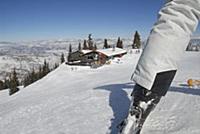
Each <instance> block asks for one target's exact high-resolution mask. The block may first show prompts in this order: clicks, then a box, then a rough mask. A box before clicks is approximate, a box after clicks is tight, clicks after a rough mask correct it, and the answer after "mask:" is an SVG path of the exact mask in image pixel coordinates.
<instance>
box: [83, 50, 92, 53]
mask: <svg viewBox="0 0 200 134" xmlns="http://www.w3.org/2000/svg"><path fill="white" fill-rule="evenodd" d="M81 52H82V53H83V54H87V53H90V52H92V50H81Z"/></svg>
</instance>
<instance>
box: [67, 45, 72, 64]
mask: <svg viewBox="0 0 200 134" xmlns="http://www.w3.org/2000/svg"><path fill="white" fill-rule="evenodd" d="M71 54H72V45H71V44H70V45H69V52H68V56H67V60H68V62H69V61H71Z"/></svg>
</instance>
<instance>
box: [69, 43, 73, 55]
mask: <svg viewBox="0 0 200 134" xmlns="http://www.w3.org/2000/svg"><path fill="white" fill-rule="evenodd" d="M69 53H72V45H71V44H70V45H69Z"/></svg>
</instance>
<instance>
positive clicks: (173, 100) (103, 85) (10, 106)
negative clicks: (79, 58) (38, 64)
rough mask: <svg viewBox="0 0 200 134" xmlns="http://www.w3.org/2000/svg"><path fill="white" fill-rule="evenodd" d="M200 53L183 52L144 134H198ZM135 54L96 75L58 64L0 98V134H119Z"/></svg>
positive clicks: (78, 68)
mask: <svg viewBox="0 0 200 134" xmlns="http://www.w3.org/2000/svg"><path fill="white" fill-rule="evenodd" d="M199 57H200V53H198V52H185V55H184V57H183V58H182V59H181V61H180V69H179V71H178V72H177V75H176V77H175V80H174V81H173V84H172V86H171V88H170V91H169V92H168V93H167V95H166V96H165V97H164V98H162V100H161V102H160V103H159V104H158V106H157V107H156V108H155V110H154V111H153V112H152V114H151V115H150V116H149V118H148V119H147V121H146V122H145V125H144V128H143V130H142V134H200V125H199V124H200V89H199V88H188V87H187V86H186V81H187V79H189V78H194V79H200V70H199V69H200V58H199ZM138 58H139V55H138V54H134V53H133V54H127V55H126V56H124V57H123V58H122V59H120V60H117V59H115V60H113V61H112V62H111V64H110V65H105V66H103V67H100V68H98V69H91V68H89V67H71V66H67V65H65V64H62V65H61V66H60V67H59V68H58V69H56V70H55V71H53V72H51V73H50V74H48V75H47V76H46V77H44V78H43V79H41V80H39V81H37V82H36V83H34V84H32V85H30V86H28V87H26V88H23V89H21V90H20V92H18V93H16V94H15V95H13V96H8V91H1V92H0V98H1V100H0V134H108V133H109V134H117V129H116V125H117V124H119V123H120V121H121V120H122V119H124V117H125V116H126V114H127V111H128V107H129V104H130V93H131V91H132V88H133V86H134V83H132V82H131V81H130V77H131V74H132V72H133V71H134V68H135V65H136V63H137V61H138Z"/></svg>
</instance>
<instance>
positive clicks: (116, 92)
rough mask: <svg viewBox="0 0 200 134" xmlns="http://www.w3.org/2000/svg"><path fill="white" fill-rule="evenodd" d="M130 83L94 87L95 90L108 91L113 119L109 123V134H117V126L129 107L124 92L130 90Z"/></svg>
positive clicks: (127, 98) (128, 101) (131, 86)
mask: <svg viewBox="0 0 200 134" xmlns="http://www.w3.org/2000/svg"><path fill="white" fill-rule="evenodd" d="M132 89H133V85H131V83H125V84H111V85H104V86H100V87H96V88H95V90H106V91H109V92H110V94H109V105H110V107H111V108H112V110H113V118H112V119H111V120H110V121H111V126H110V127H109V129H110V131H111V132H110V134H117V132H118V130H117V125H118V124H119V123H120V122H121V121H122V120H123V119H124V118H125V117H126V115H127V113H128V109H129V105H130V99H129V95H128V92H127V91H125V90H130V91H131V90H132Z"/></svg>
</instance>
